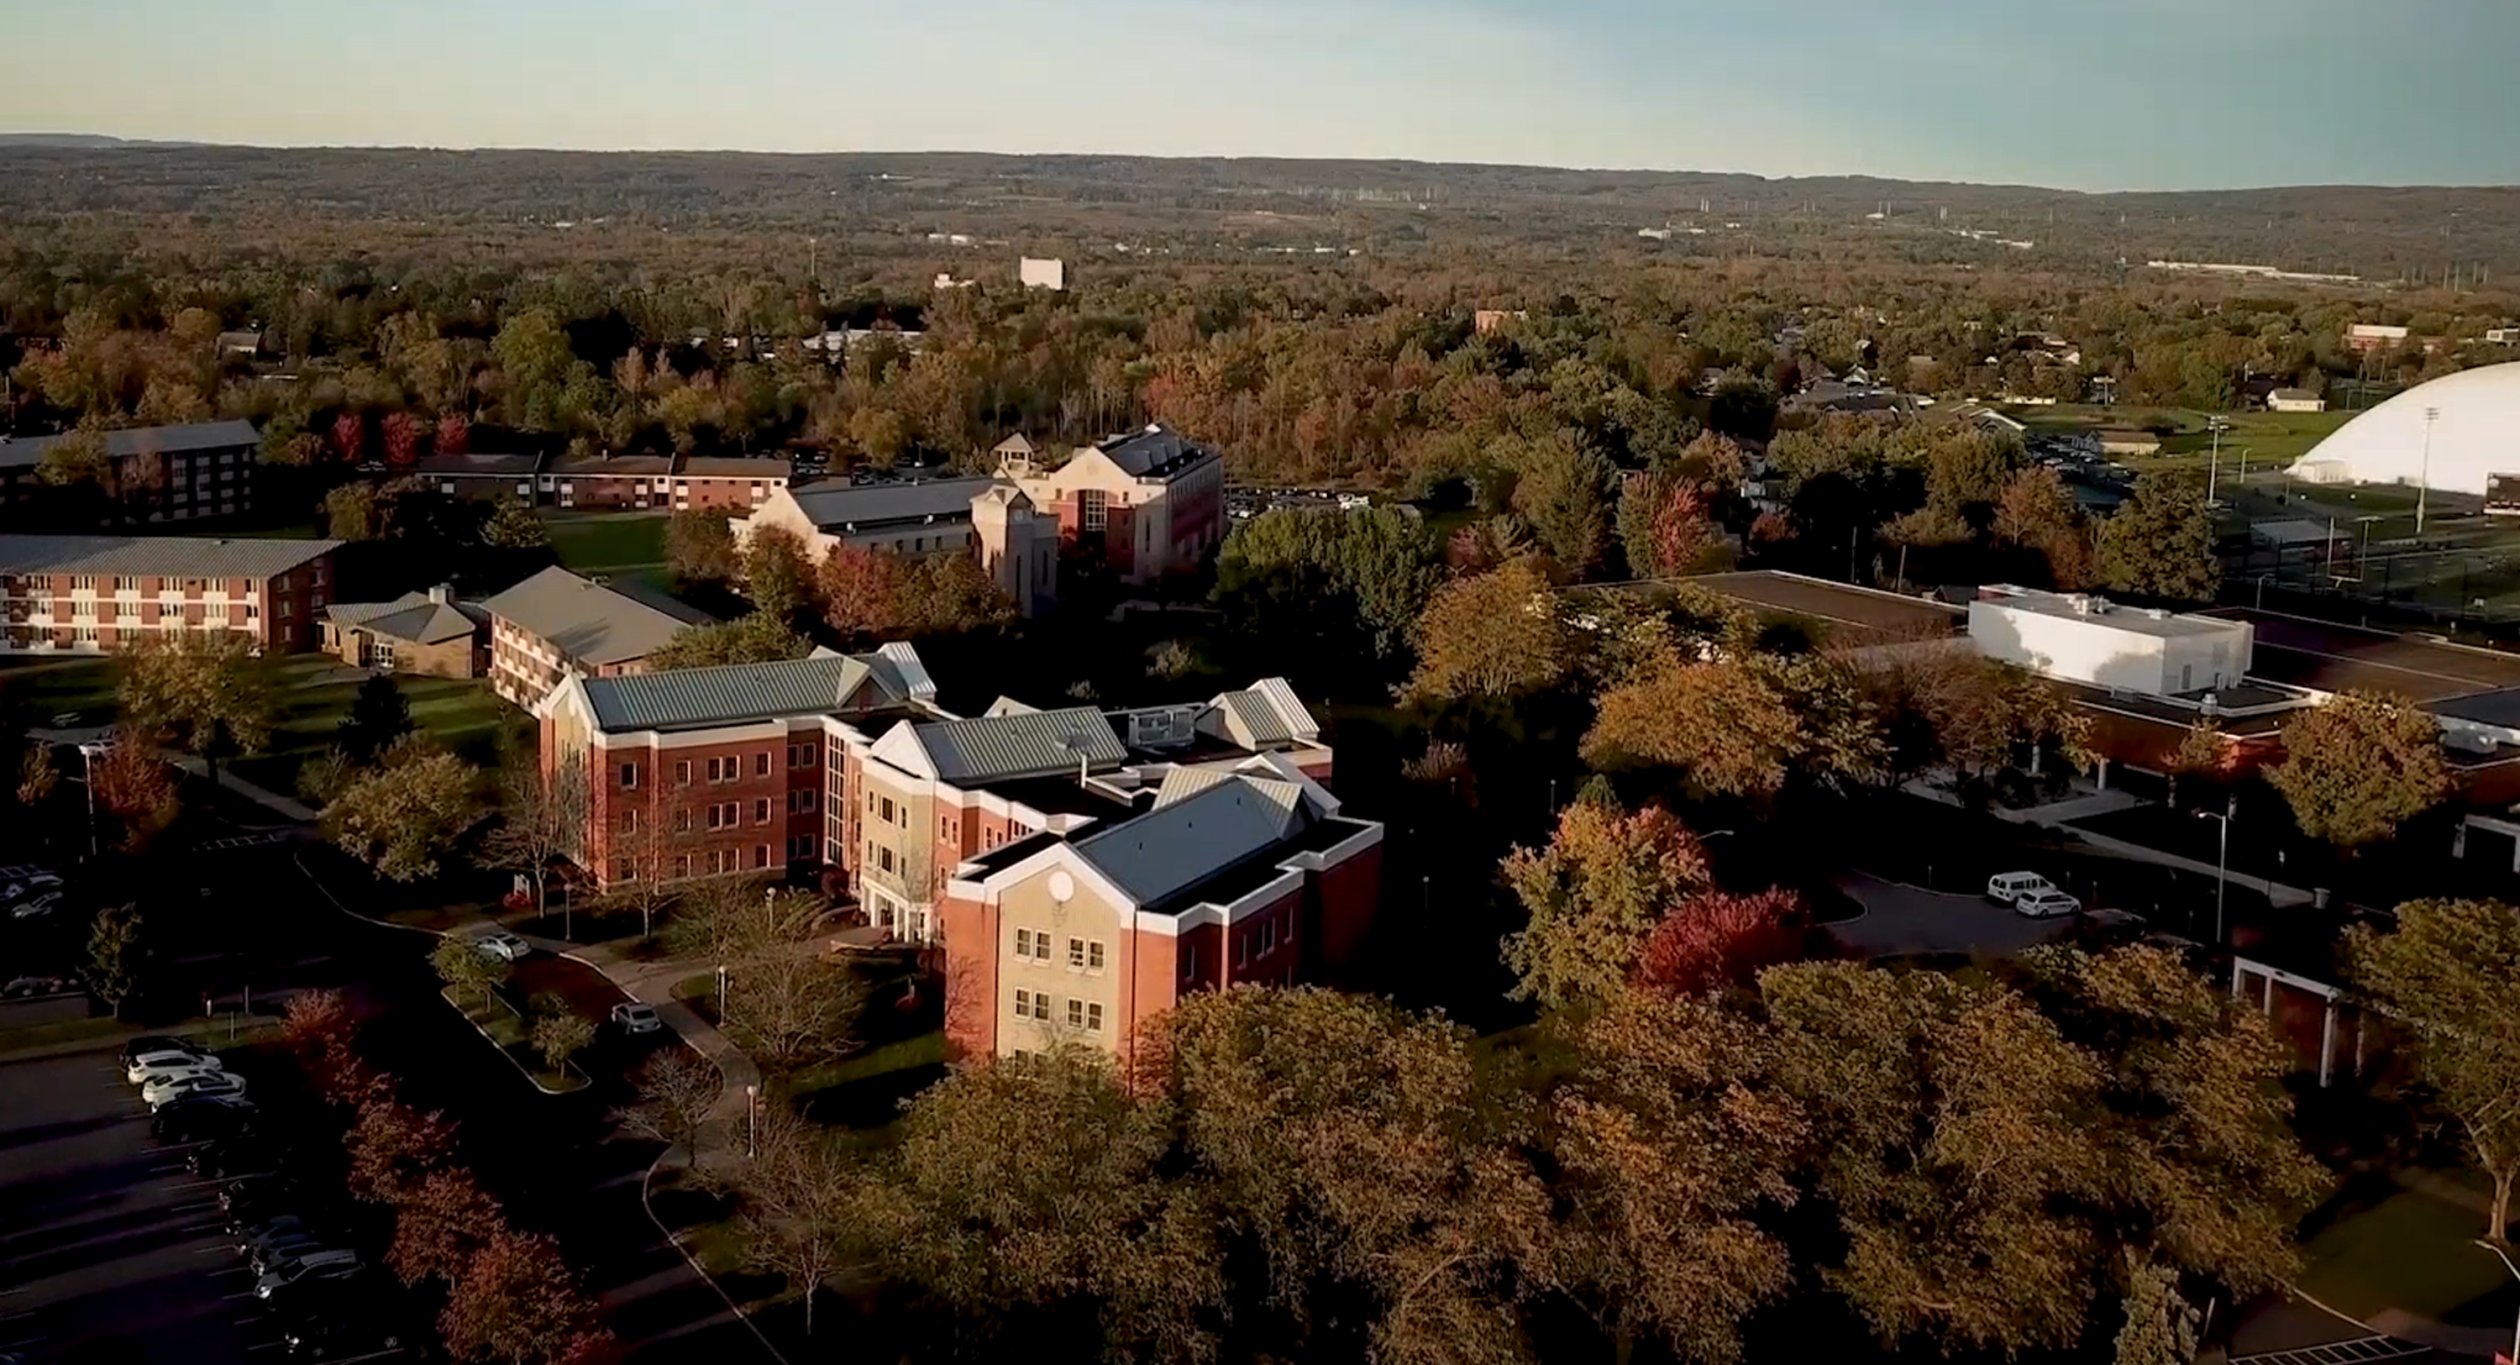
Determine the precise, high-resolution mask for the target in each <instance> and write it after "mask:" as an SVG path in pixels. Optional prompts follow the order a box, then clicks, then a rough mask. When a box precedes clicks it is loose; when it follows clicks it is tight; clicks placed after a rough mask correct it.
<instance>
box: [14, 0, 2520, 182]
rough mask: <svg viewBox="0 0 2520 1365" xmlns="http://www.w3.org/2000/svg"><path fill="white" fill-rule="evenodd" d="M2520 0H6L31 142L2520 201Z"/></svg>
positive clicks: (17, 121) (22, 127)
mask: <svg viewBox="0 0 2520 1365" xmlns="http://www.w3.org/2000/svg"><path fill="white" fill-rule="evenodd" d="M2515 58H2520V0H1721V2H1720V3H1716V2H1714V0H0V131H13V132H82V133H109V134H114V135H118V136H124V137H138V138H162V139H177V140H189V141H204V142H234V143H255V144H264V145H385V146H437V147H575V148H599V149H612V148H639V149H661V148H742V149H749V150H761V151H932V150H958V151H959V150H970V151H1010V152H1102V153H1138V154H1146V155H1158V156H1185V155H1228V156H1236V155H1240V156H1304V157H1377V158H1381V157H1396V158H1409V159H1415V160H1427V161H1476V162H1501V163H1519V164H1539V165H1554V166H1600V167H1624V168H1648V169H1662V170H1710V171H1747V172H1752V173H1756V174H1761V175H1770V176H1797V175H1848V174H1860V175H1878V176H1885V177H1895V178H1901V179H1918V180H1965V181H1980V182H1990V181H1992V182H2005V183H2023V184H2037V185H2051V186H2059V187H2064V188H2071V189H2091V190H2100V189H2194V188H2214V187H2239V186H2255V185H2274V184H2333V183H2357V184H2514V183H2520V135H2515V130H2520V81H2515V80H2514V79H2512V75H2511V68H2512V64H2513V61H2514V59H2515Z"/></svg>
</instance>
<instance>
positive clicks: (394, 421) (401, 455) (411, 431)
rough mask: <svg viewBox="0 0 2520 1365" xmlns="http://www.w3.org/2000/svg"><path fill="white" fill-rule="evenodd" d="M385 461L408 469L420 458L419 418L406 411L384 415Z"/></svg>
mask: <svg viewBox="0 0 2520 1365" xmlns="http://www.w3.org/2000/svg"><path fill="white" fill-rule="evenodd" d="M384 434H385V463H387V464H388V465H391V466H393V467H394V468H396V469H408V468H410V467H411V465H412V463H413V462H414V461H416V460H418V459H419V458H420V419H419V418H417V417H414V416H412V415H411V414H410V413H407V412H390V413H387V414H386V415H385V423H384Z"/></svg>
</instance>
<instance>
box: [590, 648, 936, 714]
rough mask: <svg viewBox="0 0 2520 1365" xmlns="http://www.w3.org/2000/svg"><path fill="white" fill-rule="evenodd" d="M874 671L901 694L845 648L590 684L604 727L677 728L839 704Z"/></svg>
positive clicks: (884, 687)
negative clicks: (821, 654)
mask: <svg viewBox="0 0 2520 1365" xmlns="http://www.w3.org/2000/svg"><path fill="white" fill-rule="evenodd" d="M869 679H873V680H874V681H875V682H876V683H877V684H878V685H879V687H881V688H882V690H883V691H884V692H885V694H886V695H885V699H886V700H887V701H893V700H898V698H896V697H894V696H893V695H892V690H893V689H892V687H891V685H890V684H889V683H886V682H885V680H884V678H883V677H882V675H881V671H880V670H878V669H876V668H873V667H871V666H870V664H869V661H868V660H866V659H861V658H849V657H845V656H839V655H833V656H827V657H823V658H814V659H789V660H784V661H781V662H776V663H763V664H725V665H721V666H719V667H715V668H677V669H671V670H668V671H666V672H663V673H634V674H630V675H627V676H624V677H618V678H588V679H586V682H585V686H586V699H587V702H588V703H589V704H590V705H592V706H593V707H594V709H595V721H596V723H597V724H598V725H600V726H602V727H603V728H604V729H606V730H675V729H687V728H690V727H693V726H702V725H725V724H730V723H735V722H741V721H756V720H770V719H773V718H778V717H786V716H807V715H818V714H828V713H832V712H837V711H841V710H843V709H845V708H846V707H847V705H848V701H849V698H850V697H851V696H852V695H854V694H855V693H856V692H857V691H858V689H859V688H861V687H862V686H864V685H865V684H866V682H867V681H868V680H869Z"/></svg>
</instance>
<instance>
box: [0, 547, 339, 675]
mask: <svg viewBox="0 0 2520 1365" xmlns="http://www.w3.org/2000/svg"><path fill="white" fill-rule="evenodd" d="M339 548H341V542H340V541H337V540H283V539H233V540H210V539H195V538H191V537H184V536H0V599H5V602H6V606H7V622H8V630H7V636H6V645H5V649H6V652H9V653H53V652H59V653H68V654H101V653H104V652H107V651H109V650H114V649H119V648H122V647H124V646H126V645H131V644H135V643H137V642H139V641H141V640H144V639H148V638H151V637H154V636H163V635H178V634H194V635H209V634H220V633H226V634H235V635H242V636H245V637H246V638H247V639H249V640H251V641H252V642H253V643H254V645H255V646H256V647H257V648H259V649H262V650H264V651H266V652H272V653H277V652H283V651H292V650H303V649H309V648H312V647H313V646H314V644H315V639H316V631H315V622H316V621H317V620H318V619H319V617H320V616H321V615H322V613H323V610H324V606H325V603H326V601H327V600H328V599H329V597H330V595H331V592H332V586H333V576H332V555H333V551H335V550H337V549H339Z"/></svg>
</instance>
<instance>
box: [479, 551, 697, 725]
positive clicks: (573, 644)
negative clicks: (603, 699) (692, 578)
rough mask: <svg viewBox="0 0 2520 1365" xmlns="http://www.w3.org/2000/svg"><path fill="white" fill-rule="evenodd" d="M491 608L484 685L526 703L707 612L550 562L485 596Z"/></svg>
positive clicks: (629, 667) (610, 670)
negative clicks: (487, 674) (487, 675)
mask: <svg viewBox="0 0 2520 1365" xmlns="http://www.w3.org/2000/svg"><path fill="white" fill-rule="evenodd" d="M481 605H482V609H483V610H485V611H487V612H488V613H489V614H490V686H491V690H493V691H495V692H497V693H498V694H499V695H500V696H502V697H504V698H506V699H507V700H509V701H511V702H514V703H516V704H517V705H518V706H523V707H529V708H530V707H532V706H533V705H534V704H535V703H536V702H539V701H541V700H542V699H543V698H544V697H546V696H548V695H550V693H551V690H552V689H553V688H555V687H558V686H559V685H560V684H561V682H562V681H564V680H565V679H567V678H569V677H571V676H572V675H576V674H587V675H590V676H593V677H612V676H615V675H618V674H623V673H636V672H639V671H641V670H642V669H644V668H645V667H646V663H647V656H648V655H650V654H653V653H655V652H656V651H657V650H659V649H661V648H663V647H664V645H665V643H666V642H667V641H669V640H671V639H673V638H674V637H675V636H676V635H679V634H681V633H682V632H683V631H684V630H685V629H687V628H689V627H691V626H698V625H708V624H710V623H711V618H710V617H709V616H708V615H707V614H705V613H703V612H699V611H695V610H693V609H692V608H690V607H687V606H684V605H683V604H681V603H679V602H676V601H674V600H673V599H671V598H668V597H664V596H662V595H660V594H655V593H649V592H646V591H643V590H640V589H636V588H631V587H627V586H616V585H606V584H602V583H597V582H595V581H593V580H591V579H586V578H581V577H579V576H578V575H576V574H573V573H571V572H569V571H568V570H566V569H563V568H558V567H553V568H548V569H545V570H543V571H542V572H540V573H538V574H535V575H534V576H533V577H531V578H528V579H526V580H525V581H524V582H522V583H519V584H517V585H516V586H515V587H512V588H509V589H508V590H507V591H505V592H502V593H499V594H498V595H496V596H494V597H492V598H490V599H489V600H487V601H485V602H483V603H482V604H481Z"/></svg>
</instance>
